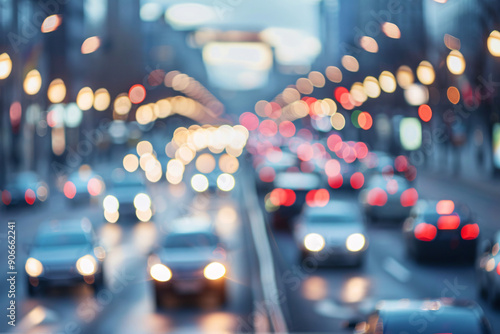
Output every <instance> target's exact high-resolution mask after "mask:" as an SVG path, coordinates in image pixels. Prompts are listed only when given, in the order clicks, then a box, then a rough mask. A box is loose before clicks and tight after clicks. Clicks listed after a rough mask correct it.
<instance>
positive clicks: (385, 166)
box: [363, 151, 417, 182]
mask: <svg viewBox="0 0 500 334" xmlns="http://www.w3.org/2000/svg"><path fill="white" fill-rule="evenodd" d="M363 162H364V164H365V166H366V167H367V171H366V176H368V177H371V176H373V175H384V176H393V175H399V176H401V177H403V178H405V179H406V180H408V181H410V182H413V181H415V179H416V177H417V168H416V167H415V166H413V165H412V164H411V163H410V162H409V160H408V158H407V157H406V156H404V155H399V156H397V157H393V156H391V155H389V154H388V153H386V152H381V151H372V152H370V153H368V154H367V156H366V158H365V159H363Z"/></svg>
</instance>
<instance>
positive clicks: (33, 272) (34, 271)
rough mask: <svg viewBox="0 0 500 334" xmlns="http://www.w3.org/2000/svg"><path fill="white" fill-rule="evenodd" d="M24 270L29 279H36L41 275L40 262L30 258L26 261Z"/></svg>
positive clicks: (41, 266)
mask: <svg viewBox="0 0 500 334" xmlns="http://www.w3.org/2000/svg"><path fill="white" fill-rule="evenodd" d="M24 269H26V273H27V274H28V275H29V276H31V277H38V276H40V275H41V274H42V273H43V265H42V262H40V261H38V260H37V259H35V258H33V257H30V258H29V259H28V260H27V261H26V266H25V267H24Z"/></svg>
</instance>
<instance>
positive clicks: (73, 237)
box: [35, 233, 90, 247]
mask: <svg viewBox="0 0 500 334" xmlns="http://www.w3.org/2000/svg"><path fill="white" fill-rule="evenodd" d="M89 242H90V241H89V240H88V239H87V236H86V235H85V234H83V233H71V234H67V233H48V234H41V235H40V236H39V237H38V238H37V240H36V242H35V244H36V246H38V247H57V246H77V245H84V244H88V243H89Z"/></svg>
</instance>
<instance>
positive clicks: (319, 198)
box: [306, 189, 330, 207]
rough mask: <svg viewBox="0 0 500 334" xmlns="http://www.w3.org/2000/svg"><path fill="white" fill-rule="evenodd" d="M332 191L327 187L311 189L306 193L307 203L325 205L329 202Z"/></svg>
mask: <svg viewBox="0 0 500 334" xmlns="http://www.w3.org/2000/svg"><path fill="white" fill-rule="evenodd" d="M329 200H330V193H329V192H328V190H326V189H318V190H311V191H309V192H308V193H307V194H306V203H307V205H309V206H311V207H313V206H319V207H323V206H325V205H326V204H328V201H329Z"/></svg>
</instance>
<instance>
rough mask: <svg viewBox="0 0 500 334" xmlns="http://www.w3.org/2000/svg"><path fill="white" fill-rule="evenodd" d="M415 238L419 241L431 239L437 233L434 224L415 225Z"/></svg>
mask: <svg viewBox="0 0 500 334" xmlns="http://www.w3.org/2000/svg"><path fill="white" fill-rule="evenodd" d="M414 234H415V238H417V239H418V240H421V241H432V240H434V238H435V237H436V235H437V228H436V226H434V225H431V224H427V223H420V224H418V225H417V226H416V227H415V231H414Z"/></svg>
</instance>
